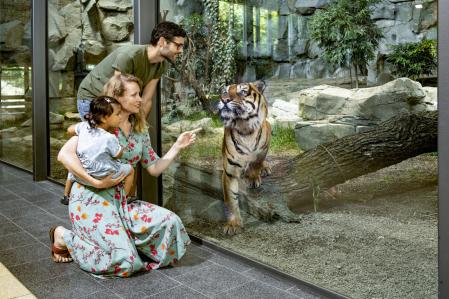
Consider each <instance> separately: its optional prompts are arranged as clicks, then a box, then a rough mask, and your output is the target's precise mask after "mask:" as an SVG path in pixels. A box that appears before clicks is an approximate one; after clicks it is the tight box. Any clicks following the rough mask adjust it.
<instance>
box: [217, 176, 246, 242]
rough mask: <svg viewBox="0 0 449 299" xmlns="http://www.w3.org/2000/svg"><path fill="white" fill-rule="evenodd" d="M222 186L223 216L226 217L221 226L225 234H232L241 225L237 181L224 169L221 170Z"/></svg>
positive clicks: (238, 229)
mask: <svg viewBox="0 0 449 299" xmlns="http://www.w3.org/2000/svg"><path fill="white" fill-rule="evenodd" d="M222 186H223V195H224V205H225V216H226V219H227V222H226V224H225V225H224V227H223V232H224V233H225V234H226V235H234V234H236V233H238V232H239V231H240V230H241V229H242V227H243V221H242V217H241V216H240V208H239V202H238V192H239V181H238V178H236V177H234V176H232V174H230V173H228V172H227V171H226V170H224V171H223V176H222Z"/></svg>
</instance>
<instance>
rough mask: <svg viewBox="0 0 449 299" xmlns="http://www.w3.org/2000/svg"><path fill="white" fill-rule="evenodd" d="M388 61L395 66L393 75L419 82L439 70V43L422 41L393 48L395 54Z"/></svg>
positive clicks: (388, 57)
mask: <svg viewBox="0 0 449 299" xmlns="http://www.w3.org/2000/svg"><path fill="white" fill-rule="evenodd" d="M386 61H387V62H388V63H390V64H392V65H393V66H394V68H393V70H392V74H393V75H395V76H396V77H408V78H410V79H413V80H417V79H418V78H419V77H421V76H423V75H430V74H432V72H434V71H435V70H436V68H437V42H436V41H435V40H422V41H421V42H418V43H404V44H400V45H395V46H393V52H392V53H391V54H389V55H388V56H387V59H386Z"/></svg>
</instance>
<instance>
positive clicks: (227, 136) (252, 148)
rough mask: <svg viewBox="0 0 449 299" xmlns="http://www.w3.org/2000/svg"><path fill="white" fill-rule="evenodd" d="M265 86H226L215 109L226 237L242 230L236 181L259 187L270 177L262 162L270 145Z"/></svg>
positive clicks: (246, 84) (241, 84)
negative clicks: (219, 124) (221, 128)
mask: <svg viewBox="0 0 449 299" xmlns="http://www.w3.org/2000/svg"><path fill="white" fill-rule="evenodd" d="M265 86H266V85H265V82H263V81H256V82H253V83H240V84H232V85H229V86H226V87H224V88H223V90H222V92H221V95H220V101H219V103H218V106H217V108H218V112H219V116H220V119H221V121H222V122H223V125H224V136H223V145H222V156H223V175H222V188H223V200H224V210H225V217H226V224H225V225H224V227H223V231H224V233H225V234H228V235H233V234H235V233H237V232H238V231H240V230H241V229H242V228H243V222H242V218H241V215H240V209H239V203H238V194H239V181H240V179H245V180H246V182H247V183H248V186H249V188H259V187H260V185H261V182H262V180H261V177H262V176H266V175H270V174H271V167H270V165H269V164H268V163H267V162H266V161H265V158H266V156H267V153H268V149H269V146H270V142H271V126H270V123H269V122H268V121H267V115H268V104H267V100H266V98H265V96H264V94H263V92H264V90H265Z"/></svg>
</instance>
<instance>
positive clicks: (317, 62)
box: [161, 0, 437, 84]
mask: <svg viewBox="0 0 449 299" xmlns="http://www.w3.org/2000/svg"><path fill="white" fill-rule="evenodd" d="M330 2H331V0H279V1H274V0H247V1H245V5H246V7H243V5H236V6H235V9H236V11H240V14H243V11H245V13H244V15H245V17H244V18H246V19H244V20H243V23H249V24H252V26H248V27H247V28H248V29H247V30H246V34H245V35H243V33H242V32H240V33H239V34H242V36H237V38H238V39H240V40H241V41H242V44H243V49H242V53H241V54H242V58H241V59H242V63H243V64H245V66H244V68H245V70H244V71H243V72H242V74H240V75H241V76H242V80H243V81H252V80H255V79H256V77H257V78H260V77H264V78H269V77H274V78H278V79H299V78H301V79H302V78H305V79H319V78H342V77H348V76H349V70H346V69H340V68H335V67H334V66H332V65H329V64H327V63H326V62H325V61H324V60H323V59H322V58H321V57H320V56H321V54H322V50H321V49H320V48H319V47H318V46H317V45H316V43H314V42H313V41H311V40H310V38H309V30H308V24H309V22H310V18H311V17H312V16H313V15H314V13H315V12H316V11H317V10H319V9H324V8H325V7H326V6H328V5H329V3H330ZM421 2H422V8H416V7H415V3H416V1H413V0H381V2H380V3H379V4H377V5H376V6H375V7H373V11H372V15H371V17H372V19H373V20H374V21H375V22H376V24H377V25H378V26H379V27H380V28H381V29H382V31H383V33H384V35H385V38H384V39H382V40H381V41H380V45H379V47H378V49H377V53H376V57H377V58H376V60H375V61H373V62H372V63H371V64H370V65H369V66H368V78H367V81H368V84H382V83H386V82H387V81H390V80H391V79H392V77H391V76H390V75H389V74H390V71H389V68H388V65H385V63H384V59H385V55H386V54H388V53H390V51H391V46H392V45H397V44H401V43H405V42H419V41H421V40H422V39H424V38H426V39H433V40H436V39H437V0H423V1H421ZM201 3H202V1H201V0H192V1H175V0H170V1H161V6H162V9H166V10H168V15H167V18H168V19H170V20H174V21H179V20H181V19H182V18H183V17H185V16H188V15H190V14H191V13H193V12H200V13H201V7H202V6H201ZM271 12H276V14H270V13H271ZM262 19H263V22H265V26H266V27H265V37H264V36H262V37H260V33H258V26H259V25H260V24H261V22H262ZM258 34H259V35H258ZM270 38H271V39H270ZM266 60H271V61H272V62H273V63H271V64H270V66H273V68H271V67H268V68H261V67H257V66H258V65H260V64H261V63H262V62H266ZM248 61H251V63H248Z"/></svg>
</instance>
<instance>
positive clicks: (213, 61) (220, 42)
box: [170, 0, 237, 110]
mask: <svg viewBox="0 0 449 299" xmlns="http://www.w3.org/2000/svg"><path fill="white" fill-rule="evenodd" d="M203 3H204V15H199V14H192V15H190V16H188V17H186V18H185V19H184V20H183V21H182V22H181V25H182V26H183V28H184V29H185V30H186V32H187V36H188V38H187V46H186V48H185V50H184V54H183V55H182V56H181V57H180V58H179V60H178V61H177V62H176V64H174V65H173V67H174V72H170V75H174V76H175V77H178V78H179V79H180V80H181V81H183V82H184V83H187V84H189V85H191V86H192V88H193V89H194V90H195V93H196V96H197V97H198V99H199V100H200V102H201V104H202V106H203V108H205V109H207V110H210V109H211V108H210V104H209V102H210V100H211V98H213V97H214V95H216V94H217V93H218V92H219V90H220V88H221V87H223V86H224V85H226V84H228V83H230V82H231V81H232V80H233V79H234V74H235V63H236V55H237V53H236V48H237V45H236V42H235V40H234V34H233V31H234V30H233V27H234V17H233V16H234V11H233V5H232V4H230V5H228V7H229V10H228V11H220V7H219V1H218V0H203ZM220 13H222V14H227V18H226V20H224V18H222V19H220V17H219V14H220Z"/></svg>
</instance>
